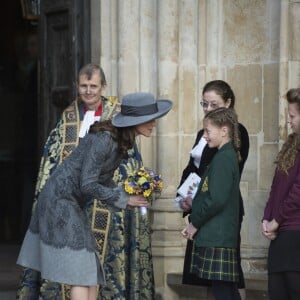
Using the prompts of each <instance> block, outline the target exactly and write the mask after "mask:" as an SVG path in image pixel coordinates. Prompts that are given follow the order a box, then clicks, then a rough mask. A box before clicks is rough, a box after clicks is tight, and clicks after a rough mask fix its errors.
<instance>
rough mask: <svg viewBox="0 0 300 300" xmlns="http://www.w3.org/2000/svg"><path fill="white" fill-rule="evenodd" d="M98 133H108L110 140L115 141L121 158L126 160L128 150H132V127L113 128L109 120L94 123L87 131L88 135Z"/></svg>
mask: <svg viewBox="0 0 300 300" xmlns="http://www.w3.org/2000/svg"><path fill="white" fill-rule="evenodd" d="M99 131H109V132H110V133H111V135H112V138H113V139H114V140H116V141H117V143H118V145H119V151H120V153H121V155H122V157H123V158H128V150H129V149H131V148H133V146H134V143H135V129H134V127H115V126H113V125H112V123H111V120H105V121H100V122H95V123H94V124H93V125H92V126H91V127H90V130H89V133H97V132H99Z"/></svg>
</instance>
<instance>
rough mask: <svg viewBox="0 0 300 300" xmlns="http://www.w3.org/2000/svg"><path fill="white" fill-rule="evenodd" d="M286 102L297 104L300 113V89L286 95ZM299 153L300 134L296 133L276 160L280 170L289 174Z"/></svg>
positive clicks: (291, 135)
mask: <svg viewBox="0 0 300 300" xmlns="http://www.w3.org/2000/svg"><path fill="white" fill-rule="evenodd" d="M286 100H287V102H288V103H289V104H296V106H297V110H298V112H299V113H300V88H296V89H290V90H289V91H288V92H287V94H286ZM299 126H300V124H299ZM299 151H300V134H297V133H295V132H294V133H291V134H290V135H289V136H288V138H287V140H286V142H285V143H284V144H283V146H282V148H281V150H280V151H279V153H278V155H277V158H276V160H275V163H276V164H277V167H278V169H279V170H281V171H284V172H285V173H288V170H289V168H291V167H292V166H293V165H294V163H295V159H296V156H297V155H298V153H299Z"/></svg>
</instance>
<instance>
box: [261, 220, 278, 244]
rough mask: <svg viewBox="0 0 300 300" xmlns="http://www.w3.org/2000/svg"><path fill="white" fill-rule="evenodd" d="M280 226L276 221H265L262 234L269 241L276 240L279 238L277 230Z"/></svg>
mask: <svg viewBox="0 0 300 300" xmlns="http://www.w3.org/2000/svg"><path fill="white" fill-rule="evenodd" d="M278 227H279V224H278V223H277V222H276V220H275V219H273V220H272V221H267V220H263V222H262V229H261V232H262V234H263V235H264V236H265V237H266V238H267V239H269V240H274V239H276V237H277V229H278Z"/></svg>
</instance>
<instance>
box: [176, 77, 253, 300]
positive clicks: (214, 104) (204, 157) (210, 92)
mask: <svg viewBox="0 0 300 300" xmlns="http://www.w3.org/2000/svg"><path fill="white" fill-rule="evenodd" d="M202 98H203V99H202V101H201V102H200V104H201V105H202V107H203V111H204V113H205V114H207V113H208V112H210V111H212V110H215V109H217V108H220V107H226V108H234V104H235V95H234V93H233V90H232V89H231V87H230V86H229V84H228V83H226V82H225V81H223V80H213V81H210V82H208V83H207V84H206V85H205V86H204V88H203V91H202ZM239 132H240V139H241V149H240V154H241V158H242V159H241V161H240V162H239V170H240V176H241V175H242V172H243V168H244V164H245V162H246V160H247V157H248V152H249V136H248V132H247V130H246V128H245V127H244V126H243V125H242V124H240V123H239ZM217 151H218V149H217V148H209V147H208V145H207V142H206V140H205V139H204V138H203V129H202V130H200V131H199V132H198V134H197V137H196V140H195V143H194V146H193V148H192V150H191V151H190V159H189V162H188V165H187V166H186V168H185V169H184V170H183V172H182V177H181V181H180V184H179V186H180V185H181V184H182V183H183V182H184V181H185V179H186V178H187V177H188V176H189V174H190V173H192V172H194V173H196V174H198V175H199V176H200V178H201V176H202V175H203V173H204V171H205V170H206V168H207V166H208V165H209V163H210V162H211V161H212V159H213V157H214V155H215V154H216V153H217ZM180 206H181V208H182V210H183V211H184V213H183V216H184V217H185V216H186V215H189V214H190V213H191V206H192V198H190V197H187V198H183V199H181V201H180ZM243 216H244V206H243V199H242V196H241V193H240V212H239V221H240V227H241V224H242V221H243ZM240 241H241V237H240V232H239V235H238V245H239V246H238V249H237V255H238V263H239V282H238V289H239V292H240V295H241V299H242V300H244V299H245V297H246V296H245V281H244V275H243V271H242V267H241V256H240ZM193 244H194V242H193V241H192V240H188V241H187V246H186V252H185V258H184V268H183V277H182V283H183V284H191V285H206V286H209V282H208V281H206V280H204V279H200V278H199V277H197V276H196V275H195V274H192V273H190V267H191V258H192V255H193ZM210 297H212V295H210Z"/></svg>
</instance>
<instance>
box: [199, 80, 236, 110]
mask: <svg viewBox="0 0 300 300" xmlns="http://www.w3.org/2000/svg"><path fill="white" fill-rule="evenodd" d="M210 91H214V92H215V93H216V94H217V95H219V96H220V97H221V98H222V99H223V100H224V103H227V102H228V101H230V105H229V108H234V104H235V96H234V93H233V90H232V89H231V87H230V85H229V84H228V83H227V82H225V81H223V80H213V81H209V82H208V83H207V84H206V85H205V86H204V87H203V91H202V95H204V93H206V92H210Z"/></svg>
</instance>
